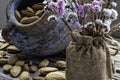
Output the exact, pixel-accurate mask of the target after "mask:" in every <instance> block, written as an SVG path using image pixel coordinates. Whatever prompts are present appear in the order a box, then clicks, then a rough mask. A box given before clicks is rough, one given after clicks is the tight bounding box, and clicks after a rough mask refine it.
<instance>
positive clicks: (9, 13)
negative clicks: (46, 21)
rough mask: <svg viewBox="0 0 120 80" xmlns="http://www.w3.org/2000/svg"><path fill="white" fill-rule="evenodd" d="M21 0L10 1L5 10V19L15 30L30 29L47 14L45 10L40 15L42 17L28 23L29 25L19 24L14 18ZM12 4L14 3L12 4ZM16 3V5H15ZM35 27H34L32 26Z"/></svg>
mask: <svg viewBox="0 0 120 80" xmlns="http://www.w3.org/2000/svg"><path fill="white" fill-rule="evenodd" d="M21 1H22V0H11V1H10V2H9V4H8V6H7V10H6V15H7V18H8V19H9V22H11V23H13V24H14V25H15V27H16V28H22V29H25V28H30V27H32V26H33V25H34V24H35V23H37V22H39V21H40V20H42V18H43V17H44V16H45V14H46V13H47V12H48V10H45V11H44V13H43V14H42V16H41V17H40V18H39V19H37V20H36V21H34V22H32V23H29V24H22V23H20V22H19V21H18V20H17V19H16V17H15V10H16V9H17V7H18V5H19V4H20V3H21ZM13 2H14V3H13ZM16 3H17V4H16ZM34 27H35V26H34Z"/></svg>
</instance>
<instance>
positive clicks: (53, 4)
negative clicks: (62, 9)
mask: <svg viewBox="0 0 120 80" xmlns="http://www.w3.org/2000/svg"><path fill="white" fill-rule="evenodd" d="M48 8H50V9H57V8H58V6H57V4H56V3H55V2H50V3H48Z"/></svg>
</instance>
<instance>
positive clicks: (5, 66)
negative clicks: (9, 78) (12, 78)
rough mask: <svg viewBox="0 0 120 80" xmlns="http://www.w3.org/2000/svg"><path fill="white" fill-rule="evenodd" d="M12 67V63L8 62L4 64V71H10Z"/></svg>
mask: <svg viewBox="0 0 120 80" xmlns="http://www.w3.org/2000/svg"><path fill="white" fill-rule="evenodd" d="M11 68H12V65H9V64H6V65H4V66H3V68H2V69H3V71H5V72H10V69H11Z"/></svg>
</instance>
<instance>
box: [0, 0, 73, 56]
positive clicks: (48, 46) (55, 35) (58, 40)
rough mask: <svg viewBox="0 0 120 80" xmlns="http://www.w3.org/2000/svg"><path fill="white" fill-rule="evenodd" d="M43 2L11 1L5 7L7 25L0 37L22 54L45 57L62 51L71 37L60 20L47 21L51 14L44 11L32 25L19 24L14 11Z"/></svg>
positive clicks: (39, 0) (35, 0)
mask: <svg viewBox="0 0 120 80" xmlns="http://www.w3.org/2000/svg"><path fill="white" fill-rule="evenodd" d="M42 1H43V0H11V1H10V3H9V4H8V7H7V12H6V14H7V25H6V26H5V28H4V29H3V32H2V36H3V38H4V39H5V40H7V41H10V42H12V43H13V44H14V45H15V46H16V47H17V48H19V49H20V50H21V51H23V52H24V54H32V55H36V56H46V55H52V54H55V53H58V52H60V51H62V50H64V49H65V48H66V47H67V46H68V44H69V42H70V40H71V37H70V35H69V31H68V29H67V27H66V26H65V24H64V23H63V21H62V20H59V21H48V20H47V18H48V16H49V15H51V14H52V13H51V12H49V11H47V10H46V11H45V12H44V13H43V15H42V16H41V17H40V18H39V19H38V20H36V21H35V22H33V23H30V24H21V23H19V22H18V21H17V20H16V18H15V14H14V12H15V10H16V9H17V10H22V9H24V8H26V7H27V6H31V5H33V4H35V3H40V2H42Z"/></svg>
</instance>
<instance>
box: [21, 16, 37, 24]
mask: <svg viewBox="0 0 120 80" xmlns="http://www.w3.org/2000/svg"><path fill="white" fill-rule="evenodd" d="M37 19H39V17H38V16H32V17H29V18H28V17H23V18H22V19H21V21H20V22H21V23H22V24H29V23H32V22H34V21H36V20H37Z"/></svg>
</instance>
